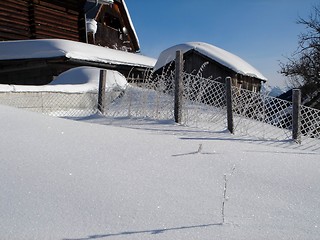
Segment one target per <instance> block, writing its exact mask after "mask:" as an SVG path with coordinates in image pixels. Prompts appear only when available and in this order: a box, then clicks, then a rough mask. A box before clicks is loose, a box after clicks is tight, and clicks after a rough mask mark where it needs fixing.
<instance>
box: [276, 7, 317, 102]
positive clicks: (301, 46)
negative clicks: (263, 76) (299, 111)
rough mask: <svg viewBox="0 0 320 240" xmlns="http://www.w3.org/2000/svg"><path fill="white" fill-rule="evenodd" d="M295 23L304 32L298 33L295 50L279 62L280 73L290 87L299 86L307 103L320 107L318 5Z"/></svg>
mask: <svg viewBox="0 0 320 240" xmlns="http://www.w3.org/2000/svg"><path fill="white" fill-rule="evenodd" d="M297 23H298V24H302V25H304V26H305V27H306V32H305V33H301V34H300V35H299V42H298V48H297V50H296V52H294V53H293V54H292V56H291V57H288V58H287V62H286V63H280V67H281V73H282V74H283V75H285V76H287V77H288V78H289V79H288V80H289V83H290V84H291V86H292V87H294V88H301V90H302V92H303V94H304V96H305V97H304V98H305V99H308V105H311V106H313V107H315V106H317V107H320V91H319V90H320V5H319V6H314V7H313V9H312V13H311V14H310V16H309V18H308V19H303V18H299V19H298V21H297ZM318 105H319V106H318Z"/></svg>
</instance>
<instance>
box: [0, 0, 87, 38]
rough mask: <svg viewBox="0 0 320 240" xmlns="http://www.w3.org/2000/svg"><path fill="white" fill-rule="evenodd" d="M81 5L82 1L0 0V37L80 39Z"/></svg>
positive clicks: (81, 28) (83, 28)
mask: <svg viewBox="0 0 320 240" xmlns="http://www.w3.org/2000/svg"><path fill="white" fill-rule="evenodd" d="M83 4H84V0H1V3H0V40H25V39H43V38H60V39H69V40H73V41H83V39H84V38H85V27H84V19H83V12H82V9H83ZM81 22H82V25H81Z"/></svg>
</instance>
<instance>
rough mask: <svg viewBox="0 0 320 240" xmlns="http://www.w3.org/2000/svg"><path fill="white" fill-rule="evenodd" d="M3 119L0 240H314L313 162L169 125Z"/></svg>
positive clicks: (317, 214)
mask: <svg viewBox="0 0 320 240" xmlns="http://www.w3.org/2000/svg"><path fill="white" fill-rule="evenodd" d="M0 115H1V118H0V124H1V126H2V131H1V137H0V148H1V155H0V158H1V160H0V169H1V174H0V213H1V215H0V239H3V240H9V239H10V240H11V239H14V240H25V239H41V240H46V239H55V240H58V239H59V240H61V239H78V240H80V239H81V240H84V239H130V240H134V239H137V240H141V239H148V240H149V239H175V240H179V239H180V240H185V239H201V240H206V239H207V240H212V239H228V240H229V239H237V240H240V239H246V240H248V239H249V240H250V239H252V240H256V239H290V240H292V239H296V240H301V239H308V240H312V239H314V240H316V239H319V235H320V225H319V222H320V219H319V218H320V200H319V193H320V185H319V181H320V174H319V169H320V161H319V156H318V155H317V154H313V153H310V152H305V151H294V150H286V149H281V148H275V147H271V146H267V145H261V144H260V145H259V144H253V143H246V142H244V141H242V140H241V139H237V138H235V137H233V136H232V135H229V134H227V133H213V132H204V131H201V130H198V129H191V128H186V127H182V126H177V125H174V124H172V123H170V122H163V123H159V122H158V123H157V122H143V121H138V122H131V125H130V126H129V125H126V126H124V125H125V124H126V123H125V122H124V121H123V122H122V121H119V122H117V124H118V125H119V126H118V127H116V126H110V125H105V121H104V119H103V118H93V119H91V120H90V121H89V122H75V121H70V120H64V119H56V118H50V117H47V116H43V115H39V114H35V113H29V112H24V111H21V110H16V109H12V108H8V107H3V106H0ZM98 122H99V123H100V124H96V123H98ZM120 125H122V127H120ZM258 143H259V142H258ZM200 144H201V145H200ZM200 146H202V148H201V147H200ZM198 150H199V151H198ZM224 174H227V180H228V182H227V197H228V201H227V202H226V204H225V224H221V222H222V214H221V206H222V200H223V187H224V177H223V176H224Z"/></svg>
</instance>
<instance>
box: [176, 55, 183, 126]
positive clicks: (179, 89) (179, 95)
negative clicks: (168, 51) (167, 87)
mask: <svg viewBox="0 0 320 240" xmlns="http://www.w3.org/2000/svg"><path fill="white" fill-rule="evenodd" d="M175 68H176V74H175V84H174V86H175V90H174V120H175V122H176V123H181V122H182V100H183V78H182V72H183V54H182V52H181V51H177V52H176V61H175Z"/></svg>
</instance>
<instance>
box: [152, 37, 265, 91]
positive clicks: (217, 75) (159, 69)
mask: <svg viewBox="0 0 320 240" xmlns="http://www.w3.org/2000/svg"><path fill="white" fill-rule="evenodd" d="M178 50H181V51H182V52H183V59H184V71H185V72H187V73H194V74H197V72H198V71H199V70H200V69H201V67H202V66H204V65H205V67H203V69H202V76H203V77H204V78H209V77H211V78H212V79H215V80H217V81H220V82H224V81H225V78H226V77H231V78H232V80H233V85H234V86H238V87H241V88H244V89H248V90H252V91H256V92H257V91H260V89H261V84H262V83H263V82H266V81H267V79H266V78H265V77H264V76H263V75H262V74H261V73H260V72H259V71H258V70H257V69H255V68H254V67H253V66H251V65H250V64H249V63H247V62H246V61H244V60H243V59H241V58H240V57H238V56H236V55H234V54H232V53H230V52H228V51H225V50H223V49H221V48H218V47H216V46H213V45H210V44H207V43H202V42H190V43H185V44H179V45H176V46H173V47H171V48H169V49H167V50H165V51H163V52H162V53H161V54H160V57H159V59H158V62H157V63H156V65H155V68H154V72H155V75H160V74H162V73H163V72H167V71H168V70H173V69H174V67H175V65H174V64H172V63H171V62H172V61H174V58H175V54H176V51H178ZM168 68H169V69H168Z"/></svg>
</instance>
